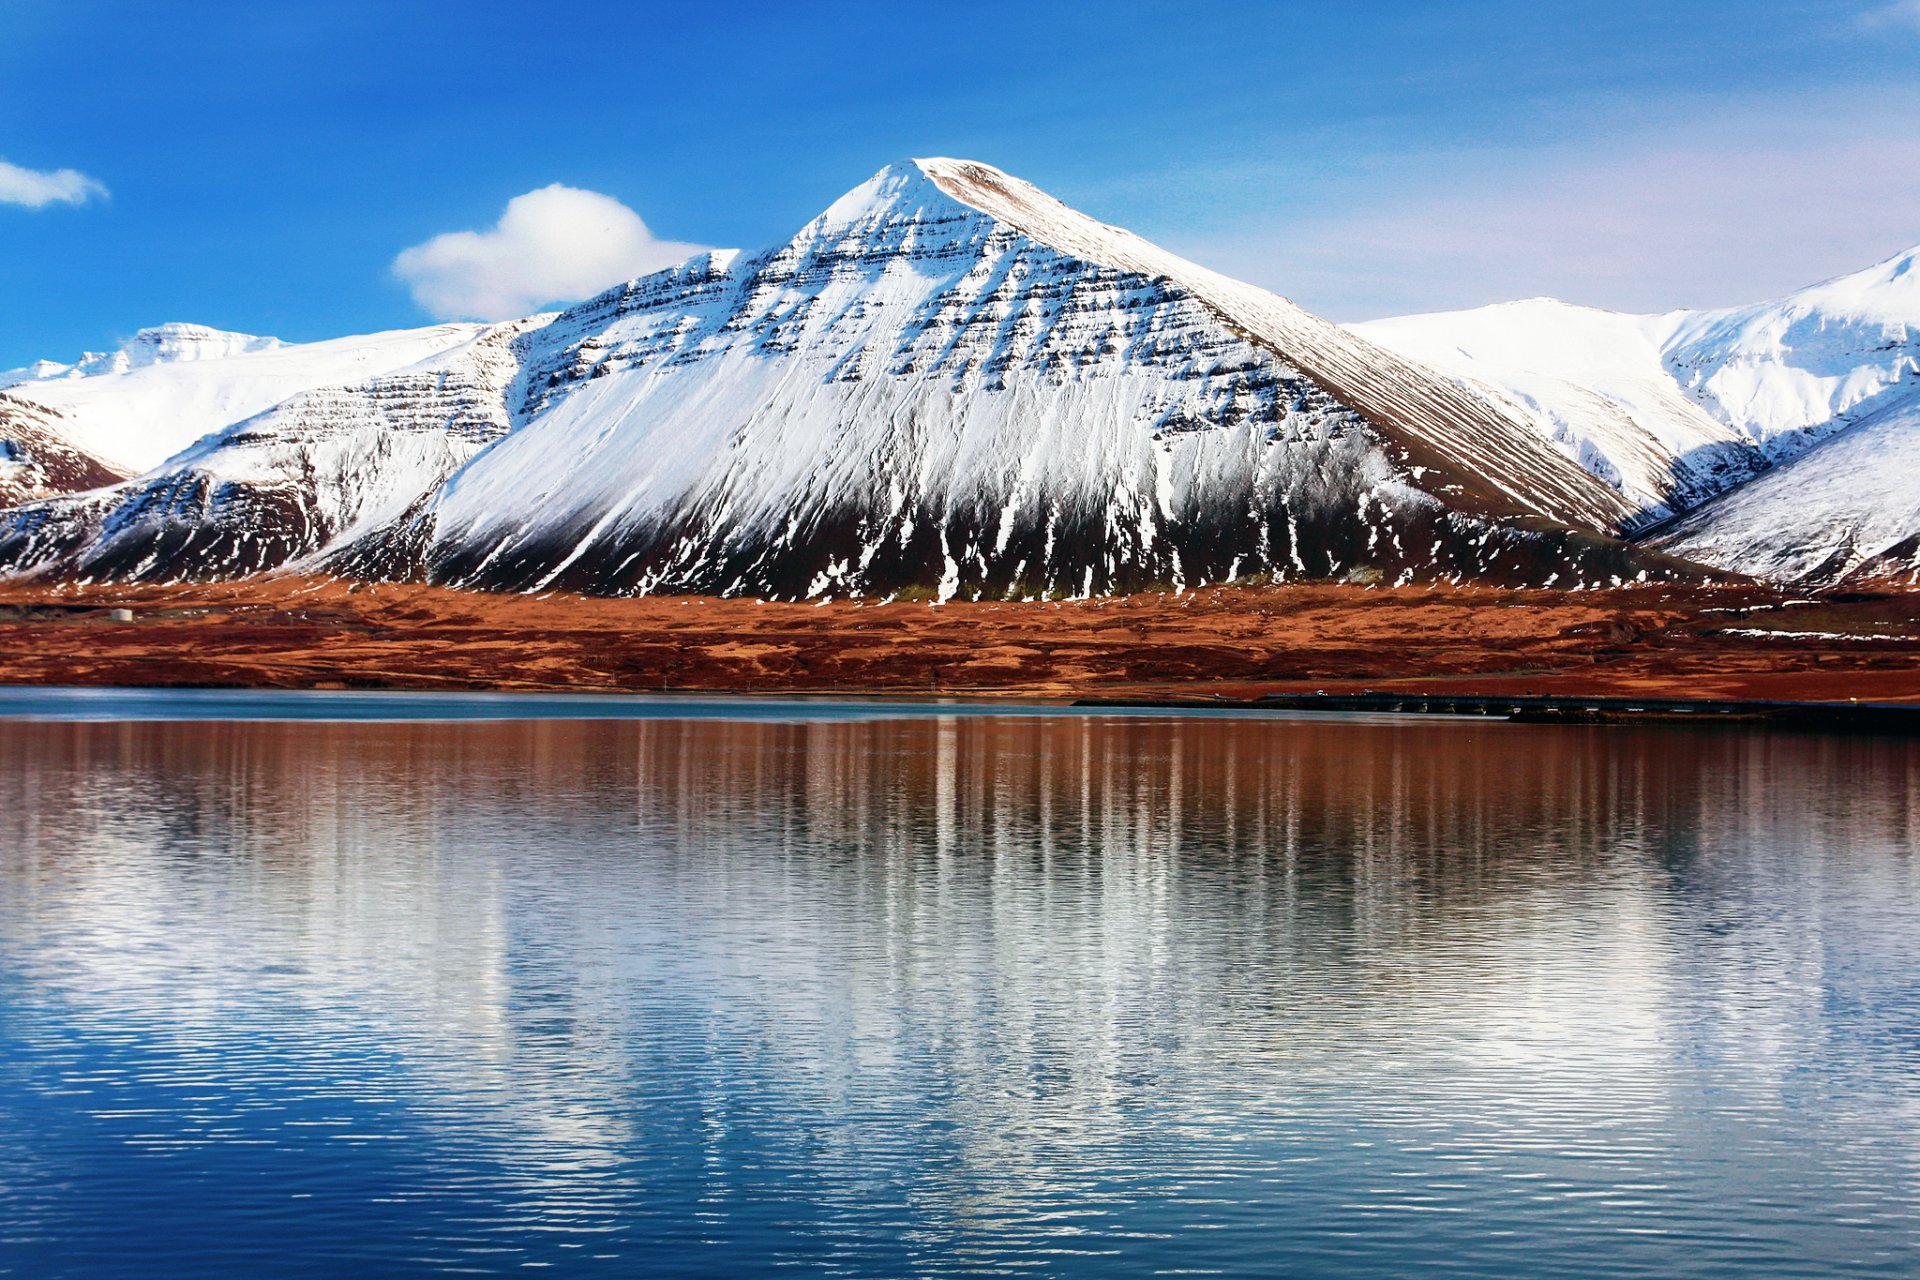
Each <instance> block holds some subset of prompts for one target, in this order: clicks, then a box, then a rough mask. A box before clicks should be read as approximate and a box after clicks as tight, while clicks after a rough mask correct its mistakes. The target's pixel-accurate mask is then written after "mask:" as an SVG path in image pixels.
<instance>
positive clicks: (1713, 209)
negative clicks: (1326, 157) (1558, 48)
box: [1179, 93, 1920, 320]
mask: <svg viewBox="0 0 1920 1280" xmlns="http://www.w3.org/2000/svg"><path fill="white" fill-rule="evenodd" d="M1917 112H1920V94H1907V93H1895V94H1891V95H1885V96H1875V95H1870V94H1861V95H1853V96H1838V97H1828V96H1805V95H1803V96H1799V97H1786V98H1782V99H1781V100H1780V101H1778V102H1769V103H1764V104H1746V105H1745V106H1742V107H1728V106H1725V105H1721V106H1719V107H1718V109H1717V110H1716V111H1715V113H1714V114H1713V115H1711V116H1707V117H1695V118H1693V119H1690V120H1678V121H1671V122H1668V123H1666V124H1664V125H1662V126H1659V127H1656V128H1649V129H1644V130H1641V131H1638V132H1633V133H1627V134H1623V135H1621V136H1618V137H1616V138H1615V139H1613V140H1612V141H1610V142H1607V143H1605V144H1601V145H1593V144H1590V143H1581V144H1578V145H1562V146H1557V147H1549V148H1544V149H1539V150H1498V149H1489V150H1486V151H1483V152H1475V153H1464V154H1460V155H1457V156H1451V157H1436V156H1431V155H1429V156H1422V157H1417V158H1414V159H1411V160H1409V161H1408V162H1407V163H1406V164H1405V165H1404V166H1395V165H1392V164H1385V165H1383V166H1382V167H1381V169H1380V171H1379V172H1378V173H1376V174H1374V175H1372V176H1371V177H1370V178H1369V179H1368V180H1367V181H1366V182H1364V183H1355V184H1353V185H1352V186H1350V187H1348V188H1346V189H1345V190H1343V192H1342V193H1341V194H1342V196H1343V197H1344V199H1343V200H1342V201H1341V202H1340V203H1339V206H1338V207H1337V208H1333V209H1330V208H1328V207H1327V203H1328V202H1326V201H1323V202H1322V203H1321V207H1318V208H1309V209H1292V210H1281V209H1278V208H1276V209H1275V211H1274V213H1273V214H1272V215H1271V217H1270V219H1268V220H1266V221H1265V225H1258V224H1255V223H1253V222H1251V221H1248V222H1245V223H1243V224H1242V225H1241V226H1240V227H1239V228H1238V229H1237V232H1236V233H1232V234H1229V235H1224V236H1222V235H1216V236H1214V237H1209V238H1208V240H1207V241H1206V242H1200V243H1193V242H1188V243H1183V244H1181V245H1180V246H1179V247H1180V248H1181V249H1182V251H1183V252H1186V253H1187V254H1188V255H1189V256H1192V257H1195V258H1198V259H1200V260H1201V261H1204V262H1206V263H1208V265H1210V266H1215V267H1217V268H1219V269H1221V270H1224V271H1227V272H1228V273H1229V274H1233V275H1239V276H1242V277H1243V278H1246V279H1249V280H1252V281H1254V282H1255V283H1258V284H1261V285H1265V286H1266V287H1268V288H1271V289H1275V290H1277V291H1279V292H1281V293H1284V294H1287V295H1289V296H1291V297H1293V298H1295V299H1297V300H1298V301H1299V302H1301V303H1302V304H1303V305H1305V306H1307V307H1309V308H1311V309H1313V310H1317V311H1321V312H1323V313H1325V314H1329V315H1331V316H1332V317H1334V318H1337V319H1342V320H1360V319H1369V318H1373V317H1376V316H1382V315H1393V314H1400V313H1407V312H1413V311H1434V310H1450V309H1454V308H1459V307H1471V306H1480V305H1483V304H1485V303H1490V302H1500V301H1506V300H1510V299H1513V298H1523V297H1534V296H1539V295H1550V296H1554V297H1559V298H1564V299H1566V300H1568V301H1572V302H1581V303H1586V304H1589V305H1593V306H1602V307H1611V308H1614V309H1618V310H1624V311H1664V310H1668V309H1670V308H1674V307H1682V306H1722V305H1734V304H1740V303H1747V302H1758V301H1760V300H1762V299H1764V298H1767V297H1772V296H1776V295H1778V294H1781V293H1785V292H1787V291H1789V290H1791V289H1795V288H1798V287H1801V286H1803V285H1807V284H1810V283H1813V282H1814V281H1816V280H1821V279H1825V278H1827V277H1830V276H1835V275H1839V274H1842V273H1844V272H1847V271H1852V270H1856V269H1859V268H1861V267H1865V266H1868V265H1871V264H1872V263H1874V262H1877V261H1880V260H1881V259H1883V258H1885V257H1888V256H1890V255H1891V254H1894V253H1896V252H1899V251H1901V250H1903V249H1906V248H1909V247H1911V246H1912V245H1913V244H1914V243H1915V242H1916V241H1920V127H1916V126H1915V125H1913V124H1912V123H1911V122H1912V121H1914V120H1916V119H1920V114H1916V113H1917Z"/></svg>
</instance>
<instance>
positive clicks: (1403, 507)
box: [0, 158, 1920, 599]
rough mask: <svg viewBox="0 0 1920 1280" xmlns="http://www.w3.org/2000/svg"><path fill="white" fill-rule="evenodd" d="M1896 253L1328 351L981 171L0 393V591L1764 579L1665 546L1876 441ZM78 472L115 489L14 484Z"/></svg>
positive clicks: (1904, 279) (1282, 318)
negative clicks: (1847, 443) (1711, 294)
mask: <svg viewBox="0 0 1920 1280" xmlns="http://www.w3.org/2000/svg"><path fill="white" fill-rule="evenodd" d="M1914 252H1915V253H1920V251H1914ZM1903 257H1904V258H1906V259H1908V261H1907V264H1906V266H1905V267H1902V266H1901V261H1902V258H1903ZM1913 257H1914V253H1909V254H1907V255H1901V256H1897V257H1896V258H1894V259H1889V260H1888V262H1887V263H1883V264H1880V265H1879V266H1878V267H1875V268H1869V269H1868V270H1867V271H1865V272H1856V273H1852V274H1851V275H1849V276H1844V277H1837V278H1836V279H1835V280H1833V281H1829V282H1826V283H1825V284H1823V285H1820V286H1814V287H1813V288H1812V289H1809V290H1803V291H1800V293H1798V294H1794V295H1789V297H1788V298H1786V299H1782V300H1776V301H1775V302H1774V303H1771V304H1760V305H1758V306H1756V307H1753V308H1742V309H1730V310H1727V311H1724V312H1714V313H1670V314H1669V315H1668V316H1664V317H1632V316H1622V315H1617V314H1615V313H1608V312H1602V311H1597V310H1595V309H1591V308H1580V307H1575V306H1572V305H1571V304H1563V303H1557V302H1553V301H1552V300H1539V299H1534V300H1527V301H1523V302H1518V303H1509V304H1501V306H1499V307H1495V308H1483V309H1480V310H1478V311H1474V312H1461V313H1446V314H1442V315H1439V316H1428V317H1401V318H1397V319H1394V320H1388V321H1377V322H1372V323H1370V324H1367V325H1358V326H1348V327H1346V328H1341V327H1338V326H1335V325H1332V324H1330V323H1328V322H1326V321H1324V320H1322V319H1321V318H1319V317H1317V316H1314V315H1312V314H1311V313H1309V312H1307V311H1305V310H1303V309H1301V308H1299V307H1298V306H1297V305H1296V304H1294V303H1292V302H1290V301H1288V300H1287V299H1285V298H1283V297H1281V296H1279V295H1277V294H1273V293H1270V292H1268V291H1265V290H1262V289H1259V288H1257V287H1255V286H1252V285H1249V284H1245V283H1244V282H1240V281H1236V280H1232V279H1230V278H1228V277H1225V276H1222V275H1220V274H1218V273H1216V272H1213V271H1210V270H1208V269H1207V268H1204V267H1201V266H1198V265H1196V264H1193V263H1190V262H1187V261H1186V260H1184V259H1181V258H1179V257H1177V256H1176V255H1174V254H1172V253H1169V252H1168V251H1166V250H1164V249H1161V248H1159V247H1158V246H1156V245H1153V244H1151V243H1150V242H1148V241H1145V240H1143V239H1141V238H1140V237H1138V236H1135V235H1134V234H1133V233H1131V232H1128V231H1125V230H1123V229H1121V228H1117V227H1112V226H1108V225H1106V224H1104V223H1101V222H1098V221H1096V220H1095V219H1093V218H1090V217H1088V216H1086V215H1085V214H1082V213H1079V212H1078V211H1075V210H1073V209H1070V208H1069V207H1067V206H1066V205H1064V204H1061V203H1060V202H1059V201H1057V200H1055V199H1053V198H1052V197H1051V196H1048V195H1046V194H1045V193H1044V192H1042V191H1040V190H1039V189H1038V188H1036V187H1033V186H1032V185H1031V184H1028V183H1025V182H1023V181H1021V180H1019V179H1017V178H1013V177H1011V176H1010V175H1007V174H1005V173H1002V172H1001V171H999V170H997V169H994V168H992V167H991V166H987V165H983V164H979V163H978V162H973V161H964V160H952V159H944V158H932V159H927V160H920V161H913V162H906V163H903V164H896V165H890V166H888V167H886V168H885V169H882V170H881V171H880V172H879V173H878V174H876V175H875V176H874V177H873V178H871V179H869V180H868V182H866V183H863V184H861V185H860V186H858V187H856V188H854V189H853V190H851V191H849V192H848V193H847V194H846V195H843V196H842V197H840V198H839V199H838V200H836V201H834V202H832V203H831V204H830V205H829V206H828V207H827V209H826V210H824V211H823V212H822V213H821V214H820V215H818V216H817V217H815V218H814V219H812V220H810V221H809V222H808V223H807V224H806V225H805V226H803V227H802V228H801V229H800V230H799V231H798V232H796V234H795V235H794V236H793V237H791V238H790V239H789V240H788V241H786V242H784V243H782V244H779V245H775V246H773V247H771V248H769V249H765V250H761V251H756V252H751V253H742V252H739V251H732V250H716V251H709V252H706V253H702V254H699V255H696V256H695V257H693V258H690V259H688V260H687V261H685V262H682V263H680V264H677V265H675V266H673V267H670V268H667V269H665V270H663V271H659V272H655V273H653V274H651V275H648V276H644V277H641V278H639V279H637V280H633V281H629V282H626V283H624V284H621V285H618V286H615V287H614V288H611V289H609V290H606V291H604V292H603V293H602V294H600V295H598V296H597V297H595V298H592V299H588V300H587V301H585V302H583V303H580V304H578V305H576V306H573V307H570V308H568V309H566V310H565V311H563V312H559V313H555V314H552V315H545V316H537V317H529V318H527V319H525V320H522V321H516V322H513V323H512V324H510V325H505V326H492V327H487V326H479V325H441V326H429V327H426V328H422V329H418V330H395V331H389V332H388V333H385V334H376V335H367V336H365V337H361V338H344V339H336V340H332V341H331V342H327V343H316V344H286V343H281V342H279V341H278V340H276V339H270V338H258V337H254V336H252V335H244V334H230V333H225V332H223V331H219V330H213V329H208V328H205V327H204V326H192V325H166V326H159V327H157V328H155V329H151V330H143V331H141V334H139V335H136V338H135V339H134V340H132V341H131V342H130V343H128V344H124V345H123V347H122V349H121V350H120V351H119V352H118V353H110V354H109V355H108V356H89V357H85V358H83V359H82V360H81V361H79V362H76V363H75V364H73V365H64V366H63V365H55V364H51V363H49V362H42V364H41V365H38V366H34V367H33V368H32V369H30V370H25V371H14V373H13V374H9V375H5V377H4V378H0V381H9V382H10V385H9V386H8V387H7V389H5V390H3V391H0V396H6V397H13V398H14V401H13V402H14V403H15V404H16V405H25V406H30V411H29V410H26V409H20V408H16V409H15V411H14V414H13V418H12V419H11V421H12V422H14V423H16V424H22V425H20V426H19V428H18V429H16V430H14V431H13V434H14V435H15V436H17V437H19V439H18V440H16V442H15V444H14V445H12V446H9V448H10V449H12V450H13V453H14V454H17V455H19V456H18V457H13V458H12V460H11V464H10V462H9V459H8V458H0V486H4V485H5V484H6V483H7V477H8V475H9V474H12V475H14V476H15V477H16V480H18V478H20V477H27V476H30V475H31V476H37V477H40V478H39V479H37V480H35V481H34V483H32V484H27V483H24V482H21V483H16V484H15V485H14V487H13V488H12V489H11V490H9V489H6V488H4V487H0V503H4V504H9V505H8V506H7V509H4V510H0V572H12V573H14V574H35V575H40V576H46V577H59V576H68V577H91V576H95V575H105V576H109V577H113V576H130V577H133V578H136V579H139V580H174V579H176V578H194V577H218V576H231V575H235V574H240V573H251V572H259V571H263V570H276V569H288V570H290V571H301V572H305V571H314V570H321V571H327V572H334V573H340V574H345V575H349V576H362V577H376V578H399V579H419V580H425V581H431V582H437V583H445V584H451V585H458V586H467V587H479V588H486V589H494V590H509V591H543V590H550V589H568V590H575V591H586V592H592V593H599V594H615V595H619V594H645V593H649V592H659V591H667V592H691V593H705V594H719V595H761V596H765V597H772V598H788V599H801V598H807V599H811V598H822V597H826V596H831V595H835V594H842V595H890V594H898V593H900V592H925V593H926V594H928V595H929V596H931V597H932V598H935V599H947V598H952V597H954V596H969V597H1000V596H1007V597H1016V598H1019V597H1033V596H1060V595H1097V594H1111V593H1118V592H1125V591H1132V590H1139V589H1143V588H1149V587H1172V588H1176V589H1178V588H1180V587H1183V586H1187V585H1198V584H1202V583H1208V582H1218V581H1223V580H1232V579H1237V578H1245V577H1247V576H1248V575H1259V576H1262V577H1266V578H1271V579H1274V580H1292V579H1302V578H1341V577H1346V578H1349V579H1351V580H1356V581H1376V580H1377V581H1387V582H1408V581H1420V580H1456V581H1467V580H1473V581H1487V582H1497V583H1503V584H1515V585H1526V584H1535V585H1560V586H1567V585H1602V584H1606V583H1609V582H1615V581H1625V580H1636V579H1643V578H1646V577H1654V578H1659V577H1681V578H1688V577H1695V578H1697V577H1700V576H1702V575H1706V576H1711V575H1712V574H1714V573H1715V572H1727V571H1730V572H1736V573H1738V572H1748V571H1751V569H1752V567H1753V566H1754V565H1756V564H1757V565H1761V566H1763V567H1764V569H1765V570H1766V571H1779V570H1780V567H1781V566H1780V563H1779V560H1778V557H1777V556H1776V557H1774V559H1773V560H1768V559H1767V558H1766V557H1765V556H1764V555H1760V554H1759V552H1758V551H1757V550H1756V548H1757V547H1758V545H1759V544H1758V543H1757V542H1756V541H1755V540H1754V539H1753V538H1747V539H1745V540H1744V541H1741V540H1740V539H1737V538H1719V539H1715V538H1714V537H1711V536H1706V535H1704V534H1703V533H1702V532H1701V530H1702V529H1704V527H1705V526H1704V525H1703V524H1700V523H1699V522H1695V523H1694V524H1689V525H1687V526H1686V530H1687V532H1685V533H1684V534H1674V533H1673V532H1672V530H1674V529H1675V528H1676V527H1678V526H1677V525H1676V521H1678V520H1680V519H1681V518H1682V517H1687V518H1689V519H1691V518H1692V517H1694V516H1696V515H1698V513H1700V512H1701V511H1703V510H1707V509H1710V508H1713V509H1717V508H1715V503H1716V501H1717V500H1718V498H1719V497H1720V495H1724V494H1727V493H1733V492H1738V491H1740V490H1741V489H1742V488H1743V487H1745V486H1748V485H1751V484H1753V483H1754V481H1755V478H1756V477H1764V476H1766V475H1767V474H1768V473H1770V472H1772V471H1775V470H1777V469H1779V468H1780V467H1781V466H1782V464H1783V461H1785V460H1790V459H1792V458H1794V457H1797V456H1799V455H1800V454H1802V453H1805V452H1807V451H1809V450H1812V451H1814V452H1817V451H1818V448H1819V447H1820V445H1821V442H1822V441H1823V440H1825V439H1828V438H1830V437H1832V436H1834V435H1836V434H1840V433H1844V430H1845V428H1846V427H1847V426H1848V425H1849V423H1850V421H1867V420H1869V419H1870V420H1871V421H1872V422H1875V423H1879V422H1882V421H1885V420H1888V416H1887V414H1885V413H1883V412H1882V410H1883V409H1884V408H1885V407H1886V406H1887V405H1888V404H1891V403H1894V402H1895V401H1897V400H1899V399H1900V397H1903V396H1904V395H1905V394H1906V386H1907V382H1908V380H1909V377H1910V375H1911V374H1913V373H1914V362H1913V359H1912V356H1911V354H1910V353H1909V350H1908V345H1907V344H1908V343H1909V339H1910V338H1911V336H1912V335H1911V333H1910V332H1909V331H1908V330H1907V329H1905V328H1902V327H1900V326H1902V325H1904V323H1905V322H1904V321H1902V320H1900V319H1899V318H1898V317H1899V316H1900V315H1904V314H1905V311H1904V310H1903V308H1905V307H1906V306H1907V305H1908V301H1907V299H1906V295H1905V292H1904V291H1905V290H1907V289H1909V288H1910V287H1911V284H1912V279H1911V278H1910V277H1913V272H1912V263H1911V259H1912V258H1913ZM1876 273H1877V274H1876ZM1915 278H1920V277H1915ZM1890 295H1897V296H1893V297H1892V298H1891V300H1889V299H1890ZM1916 297H1920V294H1916ZM1875 307H1881V308H1882V311H1884V314H1882V311H1875V310H1874V308H1875ZM1836 317H1840V318H1842V319H1844V320H1845V323H1844V324H1841V323H1837V322H1836V323H1834V324H1829V323H1828V322H1829V321H1833V320H1835V318H1836ZM1916 319H1920V315H1917V316H1916ZM1876 326H1878V328H1876ZM1895 330H1897V338H1898V340H1897V341H1894V342H1892V343H1891V345H1889V344H1888V342H1887V336H1888V334H1889V333H1893V332H1894V331H1895ZM1808 335H1813V337H1815V338H1818V339H1820V341H1819V342H1812V341H1811V340H1810V339H1809V336H1808ZM1876 344H1878V345H1876ZM1889 397H1891V399H1889ZM1756 406H1758V408H1756ZM1822 406H1825V407H1826V409H1827V410H1828V412H1827V413H1826V416H1824V417H1822V416H1821V409H1822ZM1762 409H1764V410H1765V412H1764V413H1761V412H1760V410H1762ZM3 410H4V405H0V411H3ZM1742 413H1748V414H1752V415H1754V416H1755V419H1756V420H1755V421H1754V422H1751V423H1749V422H1745V421H1744V420H1743V419H1742V418H1741V416H1740V415H1741V414H1742ZM1847 414H1852V415H1853V418H1852V419H1847V418H1846V416H1845V415H1847ZM29 419H31V422H30V423H29ZM209 421H213V422H214V423H215V425H213V426H212V427H207V426H206V424H207V423H208V422H209ZM8 422H9V419H8V418H7V417H6V416H5V415H4V412H0V437H4V436H5V435H6V434H7V429H8ZM28 426H31V428H32V430H33V431H34V432H36V433H38V434H36V435H34V436H33V437H32V439H31V440H29V439H28V431H27V428H28ZM201 428H206V429H204V430H202V429H201ZM143 432H144V434H143ZM63 433H64V434H63ZM183 437H189V438H185V439H184V443H183ZM1889 438H1890V439H1891V438H1892V437H1891V436H1890V437H1889ZM36 441H37V442H38V443H34V442H36ZM62 441H64V442H65V445H71V444H73V443H74V442H75V441H99V442H101V443H100V444H99V445H96V446H89V447H88V448H78V447H77V446H76V456H77V457H80V458H91V459H92V460H93V461H94V462H95V463H97V464H98V465H99V468H100V469H99V470H98V471H97V472H95V471H88V470H86V468H85V467H84V466H77V465H73V464H71V460H70V461H69V464H68V465H65V467H64V469H61V468H53V469H49V468H48V467H46V466H44V465H41V466H39V470H38V471H30V470H29V469H28V467H29V464H28V463H26V462H22V461H21V459H22V458H25V457H27V456H28V455H31V454H32V453H33V452H34V450H35V449H38V450H39V452H40V453H42V454H45V455H47V456H49V457H51V456H52V453H53V451H54V450H55V449H56V447H65V445H63V444H61V442H62ZM1890 447H1891V446H1890ZM163 450H164V452H163ZM136 457H137V458H138V459H139V462H138V465H135V466H129V465H128V464H127V462H126V460H127V459H129V458H136ZM9 465H12V467H13V470H12V472H9V471H8V470H7V467H8V466H9ZM32 465H38V464H32ZM134 470H139V471H141V472H142V474H141V475H139V476H137V477H134V478H132V479H125V478H123V477H124V476H125V475H126V473H127V472H130V471H134ZM56 471H57V472H58V473H59V474H58V476H56V474H55V473H56ZM102 476H104V477H106V480H105V484H106V487H100V483H101V477H102ZM82 485H86V486H88V491H87V492H84V493H78V494H71V495H66V496H62V495H61V494H60V493H59V492H57V490H58V489H59V488H61V487H67V488H77V487H81V486H82ZM1768 491H1769V490H1768V489H1765V488H1763V489H1761V490H1759V491H1758V492H1760V493H1761V494H1762V495H1763V496H1764V494H1765V493H1766V492H1768ZM1888 500H1890V499H1888ZM1829 505H1831V504H1829ZM1831 514H1832V513H1831V512H1830V513H1829V515H1830V516H1831ZM1743 518H1744V519H1746V520H1748V522H1749V523H1750V522H1751V521H1752V520H1753V519H1754V518H1755V517H1754V516H1753V515H1752V513H1751V512H1749V514H1748V515H1747V516H1746V517H1743ZM1896 523H1897V522H1896ZM1649 528H1652V529H1654V530H1655V532H1656V534H1657V536H1656V537H1654V538H1650V539H1647V540H1646V541H1645V545H1638V546H1635V545H1629V544H1628V543H1625V542H1622V541H1621V540H1620V538H1619V537H1618V536H1616V535H1618V534H1621V533H1626V534H1644V533H1645V532H1646V531H1647V530H1648V529H1649ZM1875 528H1876V529H1878V528H1879V526H1878V525H1876V526H1875ZM1916 532H1920V529H1916ZM1874 536H1876V537H1877V536H1879V534H1878V533H1876V534H1875V535H1874ZM1873 554H1875V553H1874V552H1872V551H1871V550H1868V551H1866V552H1864V553H1863V558H1867V559H1870V558H1871V557H1872V555H1873ZM1676 556H1678V557H1682V558H1675V557H1676ZM1756 557H1757V558H1756Z"/></svg>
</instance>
